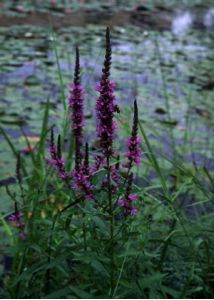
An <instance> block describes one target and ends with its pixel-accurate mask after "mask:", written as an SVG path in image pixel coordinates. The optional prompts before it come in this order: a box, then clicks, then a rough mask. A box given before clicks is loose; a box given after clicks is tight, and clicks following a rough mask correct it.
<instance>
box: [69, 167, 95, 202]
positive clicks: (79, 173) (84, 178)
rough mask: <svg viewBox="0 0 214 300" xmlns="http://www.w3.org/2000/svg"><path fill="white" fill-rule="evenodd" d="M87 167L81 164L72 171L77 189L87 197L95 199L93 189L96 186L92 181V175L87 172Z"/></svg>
mask: <svg viewBox="0 0 214 300" xmlns="http://www.w3.org/2000/svg"><path fill="white" fill-rule="evenodd" d="M85 171H86V170H85V167H84V166H82V165H81V166H80V167H79V168H78V170H74V171H73V172H72V175H73V179H74V185H73V188H74V190H75V191H77V192H80V193H83V194H84V195H85V196H86V198H88V199H92V200H94V195H93V190H94V186H93V185H92V184H91V183H90V175H87V174H86V172H85Z"/></svg>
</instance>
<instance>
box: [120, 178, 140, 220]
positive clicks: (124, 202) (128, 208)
mask: <svg viewBox="0 0 214 300" xmlns="http://www.w3.org/2000/svg"><path fill="white" fill-rule="evenodd" d="M132 182H133V174H132V173H131V174H130V175H129V180H128V183H127V189H126V194H125V197H124V199H120V200H118V202H117V203H118V205H119V206H121V207H123V208H124V215H125V216H128V215H136V214H137V209H136V207H134V206H133V204H132V202H133V201H136V200H137V194H131V188H132Z"/></svg>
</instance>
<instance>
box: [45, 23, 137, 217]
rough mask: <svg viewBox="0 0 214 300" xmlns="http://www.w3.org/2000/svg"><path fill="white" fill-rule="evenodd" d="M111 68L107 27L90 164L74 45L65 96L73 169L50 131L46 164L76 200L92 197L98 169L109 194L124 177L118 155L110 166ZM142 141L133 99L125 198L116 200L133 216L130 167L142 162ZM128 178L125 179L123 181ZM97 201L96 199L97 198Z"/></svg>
mask: <svg viewBox="0 0 214 300" xmlns="http://www.w3.org/2000/svg"><path fill="white" fill-rule="evenodd" d="M110 67H111V42H110V32H109V28H107V30H106V53H105V59H104V66H103V69H102V76H101V80H100V82H99V83H97V84H96V90H97V91H98V92H99V97H98V99H97V101H96V121H97V124H96V134H97V149H96V150H97V154H96V156H95V157H94V164H93V165H92V166H89V159H88V156H89V154H88V153H89V150H88V144H86V149H85V158H84V155H83V151H82V147H83V127H84V113H83V108H84V89H83V87H82V85H81V80H80V62H79V50H78V47H77V48H76V62H75V70H74V80H73V83H72V84H71V90H70V96H69V99H68V102H69V107H70V110H71V120H72V131H73V136H74V143H75V168H74V170H73V171H71V172H69V173H68V172H66V169H65V161H64V159H63V158H62V156H61V148H60V142H59V141H58V145H57V147H56V146H55V144H54V137H53V133H52V137H51V144H50V155H51V159H50V160H49V163H50V164H51V165H52V166H53V167H54V169H55V170H56V172H57V174H58V175H59V177H60V178H61V179H62V180H64V181H65V182H66V185H67V187H68V188H69V189H70V188H73V189H74V191H75V194H76V196H77V198H78V199H80V200H83V199H93V200H95V194H94V189H95V187H94V186H93V184H92V183H91V179H92V176H93V175H94V174H95V173H96V172H97V171H99V170H100V169H101V168H102V169H103V170H106V173H107V174H105V177H104V179H103V181H102V183H101V187H102V188H103V189H104V190H105V191H107V192H109V191H110V192H111V193H112V194H116V193H117V190H118V187H119V186H120V184H121V182H122V180H123V177H122V176H121V175H120V173H121V172H120V163H119V158H118V159H117V163H116V164H115V165H111V163H110V159H115V156H116V155H115V151H114V149H113V140H114V138H115V131H116V127H117V126H116V123H115V121H114V115H115V113H116V112H119V109H118V107H117V105H115V96H114V91H115V87H116V83H115V81H112V80H110ZM140 143H141V140H140V138H139V136H138V108H137V102H136V101H135V102H134V118H133V126H132V133H131V136H130V137H129V138H128V140H127V147H128V149H127V152H126V154H125V156H126V159H127V162H126V163H125V164H123V165H122V166H123V167H125V168H128V171H127V172H126V179H125V182H124V186H123V189H124V188H125V197H124V198H122V199H119V200H117V201H116V202H117V204H118V205H119V206H121V207H123V209H124V215H126V216H127V215H135V214H136V213H137V209H136V208H135V207H134V206H133V201H135V200H136V199H137V195H136V194H133V193H132V181H133V175H132V173H131V174H130V170H131V168H132V166H133V165H134V164H135V165H137V166H139V164H140V162H141V154H142V153H141V149H140ZM126 181H127V182H126ZM96 200H97V199H96Z"/></svg>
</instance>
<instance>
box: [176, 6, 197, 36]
mask: <svg viewBox="0 0 214 300" xmlns="http://www.w3.org/2000/svg"><path fill="white" fill-rule="evenodd" d="M193 19H194V18H193V15H192V14H191V13H190V12H189V11H185V12H183V13H182V14H180V15H178V16H177V17H175V19H174V20H173V21H172V32H173V33H175V34H182V33H183V32H185V31H187V30H188V29H189V28H191V26H192V24H193Z"/></svg>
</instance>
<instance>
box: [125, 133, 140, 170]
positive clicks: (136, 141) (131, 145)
mask: <svg viewBox="0 0 214 300" xmlns="http://www.w3.org/2000/svg"><path fill="white" fill-rule="evenodd" d="M126 142H127V148H128V150H127V152H126V157H127V158H128V163H125V164H123V166H124V167H126V168H129V166H130V165H132V163H134V164H135V165H137V166H139V165H140V163H141V156H142V151H141V148H140V144H141V138H140V137H138V136H135V135H132V136H131V137H129V138H128V139H127V140H126Z"/></svg>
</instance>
